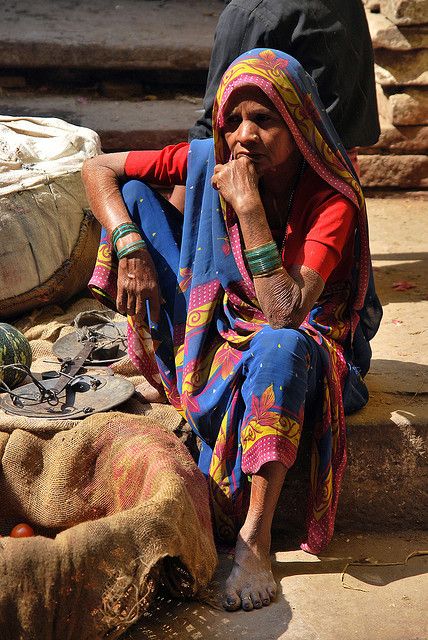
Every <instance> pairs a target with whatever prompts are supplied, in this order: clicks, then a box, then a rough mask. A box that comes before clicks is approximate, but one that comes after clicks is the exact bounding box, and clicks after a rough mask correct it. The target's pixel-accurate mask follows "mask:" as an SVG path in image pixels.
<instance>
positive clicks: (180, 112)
mask: <svg viewBox="0 0 428 640" xmlns="http://www.w3.org/2000/svg"><path fill="white" fill-rule="evenodd" d="M154 97H155V96H153V98H154ZM201 109H202V99H197V98H192V97H190V98H186V97H177V98H176V99H174V100H134V101H130V100H100V99H95V100H92V99H88V98H87V97H85V96H67V97H63V96H43V97H34V96H32V95H26V96H21V97H17V96H13V97H9V98H6V97H0V113H1V114H2V115H16V116H18V115H19V116H20V115H23V116H43V117H55V118H62V119H63V120H67V122H71V123H72V124H76V125H79V126H82V127H87V128H89V129H93V130H94V131H96V132H97V133H98V134H99V135H100V137H101V144H102V147H103V150H104V151H124V150H128V149H159V148H162V147H163V146H165V145H167V144H173V143H175V142H181V141H183V140H186V139H187V133H188V130H189V127H191V126H192V125H193V124H194V123H195V121H196V119H197V117H198V115H199V113H200V112H201Z"/></svg>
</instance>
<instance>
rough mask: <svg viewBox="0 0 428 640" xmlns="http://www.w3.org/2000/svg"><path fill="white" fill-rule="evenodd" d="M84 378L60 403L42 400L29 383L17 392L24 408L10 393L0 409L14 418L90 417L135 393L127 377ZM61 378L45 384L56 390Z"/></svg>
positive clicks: (88, 375)
mask: <svg viewBox="0 0 428 640" xmlns="http://www.w3.org/2000/svg"><path fill="white" fill-rule="evenodd" d="M76 378H78V379H82V383H81V384H78V385H77V386H76V385H73V386H72V387H71V386H70V385H68V386H67V387H66V388H65V389H64V390H63V391H62V392H61V393H60V394H59V402H58V403H57V404H55V405H53V404H50V403H49V402H48V401H47V400H44V401H40V400H39V401H38V398H40V392H39V389H38V388H37V386H36V385H35V384H34V383H31V384H26V385H24V386H22V387H18V388H17V389H14V393H16V394H19V396H23V395H24V396H26V398H21V399H20V400H21V403H22V406H18V405H16V404H14V402H13V401H12V398H11V397H10V396H9V395H8V394H3V395H2V396H1V397H0V407H1V408H2V409H3V410H4V411H6V413H10V414H13V415H19V416H26V417H28V418H45V419H46V418H47V419H52V420H58V419H69V420H74V419H76V418H86V417H87V416H89V415H92V414H93V413H99V412H100V411H108V410H109V409H112V408H113V407H116V406H117V405H119V404H121V403H122V402H125V401H126V400H128V399H129V398H130V397H131V396H132V395H133V393H134V390H135V388H134V385H133V384H132V382H130V381H129V380H126V378H122V377H121V376H117V375H108V374H107V375H98V374H96V375H93V374H92V373H82V374H79V375H78V376H76ZM91 380H98V381H99V386H98V387H97V388H93V386H92V385H91ZM56 381H57V379H56V378H53V379H51V380H44V381H43V385H44V386H45V387H46V388H47V389H49V388H53V387H54V385H55V384H56Z"/></svg>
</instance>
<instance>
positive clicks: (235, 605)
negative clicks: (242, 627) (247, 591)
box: [223, 593, 241, 611]
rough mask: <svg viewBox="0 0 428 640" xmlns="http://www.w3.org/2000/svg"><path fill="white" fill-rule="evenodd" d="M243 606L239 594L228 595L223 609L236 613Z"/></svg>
mask: <svg viewBox="0 0 428 640" xmlns="http://www.w3.org/2000/svg"><path fill="white" fill-rule="evenodd" d="M240 606H241V598H240V597H239V596H238V594H231V593H229V594H227V595H226V598H225V600H224V602H223V607H224V608H225V609H226V611H236V610H237V609H239V607H240Z"/></svg>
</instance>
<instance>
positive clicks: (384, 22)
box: [367, 11, 428, 51]
mask: <svg viewBox="0 0 428 640" xmlns="http://www.w3.org/2000/svg"><path fill="white" fill-rule="evenodd" d="M367 22H368V25H369V30H370V36H371V39H372V44H373V48H374V49H392V50H394V51H409V50H411V49H426V48H428V28H427V27H417V28H415V27H413V28H412V27H401V28H399V27H398V26H397V25H396V24H394V23H393V22H391V20H389V19H388V18H386V17H385V16H384V15H382V14H381V13H371V12H370V11H367Z"/></svg>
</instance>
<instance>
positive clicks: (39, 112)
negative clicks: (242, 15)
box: [0, 94, 428, 189]
mask: <svg viewBox="0 0 428 640" xmlns="http://www.w3.org/2000/svg"><path fill="white" fill-rule="evenodd" d="M149 97H150V96H149ZM151 98H152V99H151V100H137V99H135V100H107V99H99V98H96V99H92V98H88V97H86V96H84V95H83V96H78V95H74V96H66V97H64V96H55V95H46V96H36V97H35V96H33V95H28V94H23V95H21V96H17V95H16V94H15V95H12V96H9V97H7V96H3V97H0V113H1V114H3V115H14V116H21V115H22V116H43V117H56V118H62V119H64V120H66V121H68V122H71V123H72V124H76V125H79V126H82V127H87V128H89V129H93V130H94V131H97V133H98V134H99V135H100V138H101V144H102V147H103V150H104V151H106V152H108V151H125V150H130V149H159V148H162V147H163V146H166V145H167V144H173V143H176V142H181V141H182V140H186V139H187V134H188V130H189V128H190V127H191V126H192V125H193V124H194V123H195V121H196V119H197V117H198V115H199V114H200V113H201V109H202V98H198V97H194V96H184V95H182V94H178V95H177V97H176V98H175V99H170V100H163V99H160V100H158V99H154V98H156V96H155V95H152V96H151ZM388 127H389V129H390V128H391V125H388V123H386V122H384V123H383V131H384V132H385V134H384V135H385V137H386V138H387V136H388V135H389V137H390V138H391V136H392V137H394V136H395V138H394V139H398V140H399V141H401V148H400V147H399V153H401V154H404V155H380V153H383V154H384V153H385V151H388V149H387V148H385V146H384V147H382V143H381V141H380V142H379V145H378V147H377V148H370V149H368V150H364V149H363V150H361V151H362V153H361V155H360V164H361V179H362V183H363V185H364V186H366V187H377V188H390V187H395V188H400V189H423V188H426V187H427V186H428V182H427V178H426V176H427V174H428V158H427V156H426V155H423V154H424V148H423V146H424V143H425V139H426V131H425V129H426V127H421V128H419V129H421V130H422V131H420V132H419V135H415V137H414V143H413V145H411V144H410V142H409V143H407V142H406V141H407V138H406V137H405V136H404V134H403V133H399V132H398V130H395V129H394V128H393V131H392V132H391V131H389V129H388ZM405 129H406V130H407V129H411V128H410V127H407V128H405ZM387 139H388V138H387ZM418 141H419V142H418ZM397 145H398V143H397ZM418 145H419V146H418ZM398 146H399V145H398ZM406 151H407V153H406ZM425 151H426V149H425ZM418 152H419V153H418ZM409 153H413V154H415V155H408V154H409ZM366 154H367V155H366Z"/></svg>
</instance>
